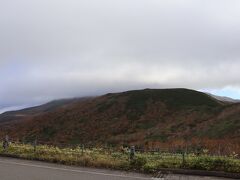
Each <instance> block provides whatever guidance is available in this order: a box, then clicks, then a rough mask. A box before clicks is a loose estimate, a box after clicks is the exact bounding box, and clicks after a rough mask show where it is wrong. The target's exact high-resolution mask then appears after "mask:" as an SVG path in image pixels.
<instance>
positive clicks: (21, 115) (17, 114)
mask: <svg viewBox="0 0 240 180" xmlns="http://www.w3.org/2000/svg"><path fill="white" fill-rule="evenodd" d="M89 98H90V97H86V98H72V99H61V100H54V101H51V102H49V103H46V104H43V105H40V106H35V107H30V108H26V109H22V110H18V111H9V112H5V113H3V114H0V123H9V122H10V121H20V120H24V119H30V118H33V117H34V116H38V115H40V114H43V113H47V112H51V111H54V110H56V109H59V108H64V107H66V106H68V105H69V104H71V103H73V102H80V101H84V100H87V99H89Z"/></svg>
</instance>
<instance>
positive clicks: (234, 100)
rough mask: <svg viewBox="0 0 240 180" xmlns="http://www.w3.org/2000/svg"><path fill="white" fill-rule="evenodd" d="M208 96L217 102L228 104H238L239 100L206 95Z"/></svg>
mask: <svg viewBox="0 0 240 180" xmlns="http://www.w3.org/2000/svg"><path fill="white" fill-rule="evenodd" d="M208 95H210V96H212V97H213V98H215V99H217V100H219V101H223V102H229V103H239V102H240V100H239V99H232V98H230V97H225V96H217V95H213V94H210V93H208Z"/></svg>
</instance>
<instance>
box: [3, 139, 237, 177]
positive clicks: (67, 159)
mask: <svg viewBox="0 0 240 180" xmlns="http://www.w3.org/2000/svg"><path fill="white" fill-rule="evenodd" d="M0 154H1V155H7V156H13V157H18V158H24V159H30V160H42V161H47V162H53V163H61V164H66V165H77V166H86V167H97V168H109V169H119V170H131V171H139V172H145V173H154V172H157V171H158V170H159V169H161V168H176V169H179V168H183V169H194V170H207V171H224V172H232V173H240V159H237V158H236V157H235V156H231V157H226V156H225V157H220V156H210V155H207V154H202V155H199V156H197V155H195V154H188V155H186V156H185V161H184V162H183V156H182V154H172V153H136V156H135V158H134V159H133V160H131V161H130V160H129V153H128V152H127V151H124V152H120V151H114V150H113V149H108V150H106V149H101V148H94V149H84V150H83V149H82V148H81V147H77V148H74V149H71V148H58V147H53V146H46V145H39V146H37V149H36V151H34V148H33V146H32V145H26V144H25V145H24V144H16V143H12V144H11V145H10V146H9V148H8V149H7V150H6V151H5V150H3V148H2V147H0Z"/></svg>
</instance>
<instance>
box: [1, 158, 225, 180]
mask: <svg viewBox="0 0 240 180" xmlns="http://www.w3.org/2000/svg"><path fill="white" fill-rule="evenodd" d="M0 179H1V180H153V179H156V180H158V179H159V180H219V179H220V178H208V177H196V176H179V175H170V176H168V177H165V178H162V179H160V178H152V177H150V176H147V175H141V174H136V173H126V172H119V171H110V170H101V169H92V168H79V167H71V166H63V165H57V164H51V163H44V162H38V161H27V160H20V159H13V158H2V157H0ZM225 180H226V179H225Z"/></svg>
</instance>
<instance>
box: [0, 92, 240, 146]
mask: <svg viewBox="0 0 240 180" xmlns="http://www.w3.org/2000/svg"><path fill="white" fill-rule="evenodd" d="M60 104H61V103H60ZM64 104H65V103H63V105H61V106H60V107H59V106H54V108H52V109H51V108H50V109H48V108H47V109H48V110H46V109H45V111H44V112H43V111H41V113H37V114H36V115H34V116H30V118H25V119H24V118H23V119H21V120H18V121H11V122H8V123H1V124H0V130H1V131H0V133H1V134H0V135H2V136H3V135H4V134H6V133H7V134H9V135H10V136H11V137H13V138H21V139H22V138H23V137H25V139H26V140H32V139H35V138H36V137H37V138H38V139H40V140H43V141H45V142H52V143H53V142H61V143H73V144H74V143H98V144H99V143H100V144H103V143H111V144H122V143H138V144H139V143H146V142H154V141H159V142H167V141H172V140H175V139H186V138H195V137H199V138H205V137H207V138H221V137H230V136H233V135H234V136H236V135H237V134H238V133H237V132H238V131H239V129H240V128H239V127H238V126H236V127H233V125H234V124H236V123H237V124H240V123H238V114H239V113H240V108H239V107H240V106H239V105H238V104H233V105H226V104H223V103H222V102H221V101H218V100H216V99H214V98H212V97H211V96H209V95H207V94H204V93H202V92H198V91H193V90H188V89H145V90H137V91H128V92H123V93H115V94H107V95H104V96H100V97H95V98H87V99H84V100H74V101H72V102H69V103H68V104H67V105H64ZM37 109H38V108H37ZM40 109H41V108H40ZM43 109H44V108H43ZM24 111H25V113H26V112H28V113H30V114H34V110H31V109H30V110H27V111H26V110H24ZM19 112H21V111H18V112H15V114H16V113H17V114H18V113H19ZM35 112H38V111H37V110H36V111H35ZM0 118H1V116H0ZM219 122H220V123H219ZM228 122H229V123H230V124H229V125H228V126H227V127H226V128H225V123H228ZM221 123H222V125H221ZM209 124H211V126H209ZM221 128H223V130H222V129H221ZM212 132H214V133H215V134H214V133H212Z"/></svg>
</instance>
